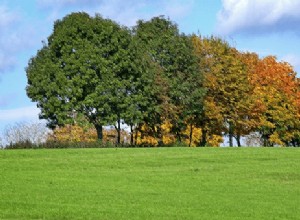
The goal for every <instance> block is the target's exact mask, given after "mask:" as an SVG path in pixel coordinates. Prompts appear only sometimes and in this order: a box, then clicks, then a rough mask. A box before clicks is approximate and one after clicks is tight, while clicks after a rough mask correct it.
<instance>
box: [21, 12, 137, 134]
mask: <svg viewBox="0 0 300 220" xmlns="http://www.w3.org/2000/svg"><path fill="white" fill-rule="evenodd" d="M130 43H131V42H130V33H129V31H128V30H127V29H126V28H123V27H120V26H119V25H118V24H116V23H115V22H113V21H111V20H109V19H103V18H102V17H100V16H99V15H96V16H95V17H90V16H89V15H88V14H86V13H72V14H70V15H68V16H66V17H64V18H63V19H62V20H58V21H56V22H55V24H54V30H53V33H52V34H51V35H50V36H49V38H48V43H45V44H44V46H43V48H42V49H41V50H39V51H38V53H37V55H36V56H35V57H33V58H32V59H30V61H29V64H28V67H27V68H26V72H27V77H28V86H27V94H28V96H29V97H30V98H31V99H32V100H33V101H36V102H37V103H38V107H39V108H40V109H41V114H40V118H43V119H46V120H48V125H49V127H51V128H54V127H55V126H56V125H59V126H60V125H64V124H72V123H74V118H75V117H76V115H77V114H83V115H84V116H85V117H86V118H87V119H88V121H89V122H90V123H92V124H93V125H94V126H95V128H96V129H97V134H98V138H99V139H102V136H103V134H102V126H103V125H109V124H113V123H115V122H116V121H117V120H120V117H121V113H122V111H123V108H124V105H125V103H127V102H128V96H129V94H131V92H132V93H134V91H132V90H130V88H131V87H132V84H131V83H130V80H131V79H132V78H133V77H132V73H134V74H135V69H133V67H132V65H131V63H132V62H131V58H132V56H133V55H132V54H131V50H130ZM128 90H129V91H128Z"/></svg>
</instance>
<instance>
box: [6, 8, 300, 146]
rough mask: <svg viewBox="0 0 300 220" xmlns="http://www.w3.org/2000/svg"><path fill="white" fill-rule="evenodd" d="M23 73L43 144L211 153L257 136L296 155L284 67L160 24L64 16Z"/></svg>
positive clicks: (293, 85)
mask: <svg viewBox="0 0 300 220" xmlns="http://www.w3.org/2000/svg"><path fill="white" fill-rule="evenodd" d="M26 72H27V77H28V85H27V88H26V91H27V95H28V96H29V97H30V98H31V100H32V101H35V102H37V106H38V107H39V108H40V109H41V114H40V118H42V119H46V120H47V122H48V127H50V128H51V129H54V134H53V136H52V137H51V138H52V139H51V138H50V140H54V141H57V140H58V141H59V142H73V143H79V142H87V143H89V142H94V141H95V140H96V139H99V140H100V141H102V142H103V143H104V144H105V143H107V142H110V143H114V144H117V145H120V144H129V143H130V145H139V146H163V145H165V146H171V145H174V144H177V143H178V144H179V145H188V146H220V144H221V143H222V142H223V140H224V137H225V136H227V137H228V139H229V145H230V146H233V141H234V139H235V140H236V142H237V145H238V146H241V145H242V143H241V139H242V137H249V138H250V139H251V135H252V134H255V135H256V134H260V139H262V140H258V141H257V143H263V145H264V146H300V85H299V82H300V81H299V78H297V74H296V73H295V71H294V70H293V67H292V66H291V65H290V64H288V63H286V62H283V61H282V62H279V61H277V60H276V58H275V57H273V56H267V57H264V58H260V57H259V56H258V55H257V54H256V53H249V52H241V51H239V50H237V49H236V48H235V47H234V46H232V45H230V44H229V43H228V42H227V41H225V40H223V39H221V38H218V37H214V36H211V37H202V36H196V35H192V36H187V35H184V34H182V33H180V31H179V29H178V26H177V25H176V24H175V23H174V22H172V21H171V20H169V19H166V18H165V17H163V16H160V17H154V18H152V19H150V20H149V21H143V20H139V21H137V24H136V26H134V27H133V28H132V29H129V28H127V27H123V26H120V25H119V24H117V23H116V22H114V21H112V20H110V19H104V18H102V17H101V16H100V15H95V16H94V17H91V16H90V15H88V14H87V13H84V12H80V13H71V14H69V15H67V16H66V17H64V18H63V19H61V20H57V21H56V22H55V24H54V28H53V33H52V34H51V35H50V36H49V37H48V41H47V42H44V44H43V47H42V48H41V49H40V50H38V51H37V54H36V55H35V56H34V57H32V58H31V59H30V60H29V63H28V66H27V68H26ZM122 124H126V125H127V126H128V127H129V129H130V132H127V131H124V130H122ZM107 126H108V127H110V128H111V129H105V127H107ZM55 128H56V129H55ZM13 136H17V135H13ZM26 141H27V140H26V139H24V140H23V139H22V140H19V141H16V143H17V142H20V143H26ZM12 143H13V142H12Z"/></svg>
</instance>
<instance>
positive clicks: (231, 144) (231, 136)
mask: <svg viewBox="0 0 300 220" xmlns="http://www.w3.org/2000/svg"><path fill="white" fill-rule="evenodd" d="M228 133H229V146H230V147H233V125H232V122H229V132H228Z"/></svg>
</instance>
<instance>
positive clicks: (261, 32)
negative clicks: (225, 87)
mask: <svg viewBox="0 0 300 220" xmlns="http://www.w3.org/2000/svg"><path fill="white" fill-rule="evenodd" d="M77 11H85V12H88V13H89V14H91V15H94V14H95V13H99V14H101V15H102V16H103V17H107V18H111V19H113V20H115V21H117V22H119V23H120V24H122V25H127V26H133V25H135V22H136V21H137V20H138V19H144V20H147V19H150V18H151V17H153V16H158V15H165V16H166V17H169V18H170V19H171V20H172V21H174V22H176V23H177V24H178V27H179V29H180V31H181V32H184V33H186V34H191V33H200V34H201V35H204V36H209V35H212V34H213V35H216V36H220V37H222V38H225V39H226V40H228V41H229V42H230V43H231V44H232V45H233V46H235V47H237V48H238V49H239V50H242V51H251V52H257V53H258V54H259V55H260V56H262V57H263V56H267V55H275V56H277V58H278V59H279V60H284V61H287V62H290V63H291V64H292V65H293V66H294V68H295V70H296V71H297V72H300V1H299V0H139V1H134V0H127V1H123V0H106V1H105V0H26V1H22V0H0V136H1V133H2V132H3V129H4V128H5V127H6V126H7V125H9V124H13V123H15V122H23V121H36V120H38V112H39V110H38V109H37V108H36V107H35V106H36V105H35V103H32V102H31V101H30V99H29V98H27V96H26V92H25V87H26V83H27V79H26V73H25V67H26V66H27V62H28V60H29V59H30V57H32V56H34V55H35V54H36V52H37V50H38V49H40V48H41V47H42V41H46V40H47V37H48V36H49V35H50V34H51V32H52V28H53V23H54V21H55V20H57V19H60V18H62V17H64V16H65V15H67V14H69V13H71V12H77Z"/></svg>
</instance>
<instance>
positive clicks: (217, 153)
mask: <svg viewBox="0 0 300 220" xmlns="http://www.w3.org/2000/svg"><path fill="white" fill-rule="evenodd" d="M0 173H1V175H0V219H299V216H300V208H299V202H300V148H298V149H297V148H226V149H225V148H139V149H121V148H112V149H53V150H45V149H44V150H2V151H0Z"/></svg>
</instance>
